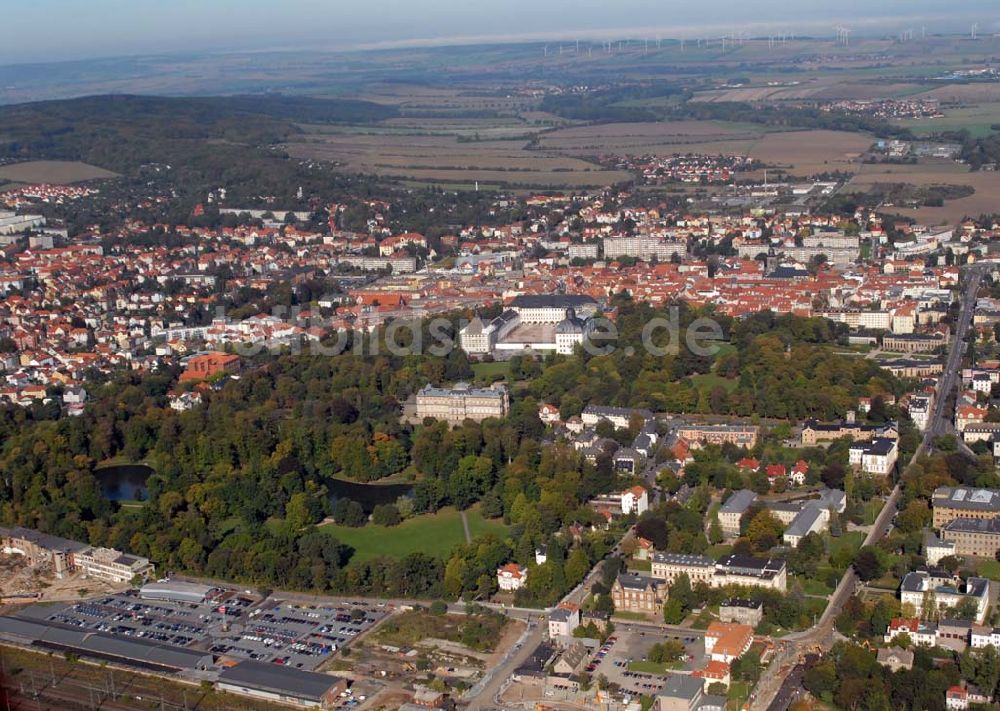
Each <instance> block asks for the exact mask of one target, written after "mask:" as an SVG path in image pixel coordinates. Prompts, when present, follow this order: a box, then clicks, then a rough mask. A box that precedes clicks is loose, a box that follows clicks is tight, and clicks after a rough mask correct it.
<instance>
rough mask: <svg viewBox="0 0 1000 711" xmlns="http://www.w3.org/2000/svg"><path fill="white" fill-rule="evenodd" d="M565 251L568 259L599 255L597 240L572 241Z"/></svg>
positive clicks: (592, 257)
mask: <svg viewBox="0 0 1000 711" xmlns="http://www.w3.org/2000/svg"><path fill="white" fill-rule="evenodd" d="M567 253H568V255H569V258H570V259H597V258H598V256H600V255H599V249H598V244H597V242H583V243H579V242H574V243H572V244H571V245H570V246H569V249H568V250H567Z"/></svg>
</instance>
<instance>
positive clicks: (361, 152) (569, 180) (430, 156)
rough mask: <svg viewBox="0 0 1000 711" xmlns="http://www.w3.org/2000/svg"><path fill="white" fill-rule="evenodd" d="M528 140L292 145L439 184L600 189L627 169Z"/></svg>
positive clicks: (374, 139) (310, 141)
mask: <svg viewBox="0 0 1000 711" xmlns="http://www.w3.org/2000/svg"><path fill="white" fill-rule="evenodd" d="M526 144H527V141H521V140H512V141H472V142H460V141H459V140H458V138H457V137H456V136H454V135H444V136H426V135H395V136H394V135H367V134H366V135H335V134H326V135H316V134H313V135H311V136H309V137H308V138H306V139H304V140H302V141H297V142H294V143H289V144H286V145H285V146H284V148H285V150H287V151H288V153H289V154H290V155H292V156H293V157H295V158H301V159H312V160H324V161H331V162H333V163H337V164H339V165H342V166H343V167H345V168H346V169H348V170H353V171H357V172H362V173H373V174H377V175H385V176H391V177H398V178H402V179H410V180H418V181H422V182H437V183H463V184H469V183H474V182H475V181H479V182H480V183H496V184H507V185H515V186H539V187H550V186H559V185H570V186H580V187H597V186H605V185H611V184H614V183H618V182H622V181H627V180H629V179H630V178H631V176H630V175H629V173H627V172H625V171H619V170H606V169H604V168H602V167H601V166H598V165H595V164H593V163H590V162H587V161H584V160H581V159H579V158H574V157H571V156H563V155H559V154H557V153H555V152H551V151H527V150H525V146H526Z"/></svg>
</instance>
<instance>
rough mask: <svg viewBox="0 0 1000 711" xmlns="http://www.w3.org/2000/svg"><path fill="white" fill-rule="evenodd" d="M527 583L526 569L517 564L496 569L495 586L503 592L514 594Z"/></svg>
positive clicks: (508, 564)
mask: <svg viewBox="0 0 1000 711" xmlns="http://www.w3.org/2000/svg"><path fill="white" fill-rule="evenodd" d="M527 583H528V569H527V568H525V567H524V566H523V565H518V564H517V563H507V564H506V565H502V566H500V567H499V568H497V585H498V586H499V588H500V589H501V590H502V591H504V592H515V591H517V590H520V589H521V588H523V587H524V586H525V585H526V584H527Z"/></svg>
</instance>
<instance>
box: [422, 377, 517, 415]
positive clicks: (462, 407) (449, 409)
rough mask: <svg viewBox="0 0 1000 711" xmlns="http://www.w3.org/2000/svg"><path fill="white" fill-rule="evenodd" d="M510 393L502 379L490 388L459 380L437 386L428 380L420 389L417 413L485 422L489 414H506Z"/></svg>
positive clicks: (508, 407) (508, 408)
mask: <svg viewBox="0 0 1000 711" xmlns="http://www.w3.org/2000/svg"><path fill="white" fill-rule="evenodd" d="M509 410H510V397H509V395H508V394H507V388H506V386H504V385H503V384H502V383H494V384H493V386H491V387H489V388H473V387H471V386H470V385H469V384H468V383H456V384H455V387H453V388H435V387H433V386H432V385H430V384H428V385H426V386H425V387H423V388H422V389H421V390H420V391H419V392H417V417H419V418H424V417H432V418H434V419H436V420H445V421H446V422H451V423H454V424H459V423H462V422H464V421H465V420H474V421H476V422H481V421H482V420H485V419H486V418H488V417H506V416H507V413H508V412H509Z"/></svg>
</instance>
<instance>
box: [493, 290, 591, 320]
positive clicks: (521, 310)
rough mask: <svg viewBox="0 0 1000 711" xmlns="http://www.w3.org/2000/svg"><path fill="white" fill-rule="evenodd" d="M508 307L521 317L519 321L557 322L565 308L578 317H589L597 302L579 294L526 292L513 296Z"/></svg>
mask: <svg viewBox="0 0 1000 711" xmlns="http://www.w3.org/2000/svg"><path fill="white" fill-rule="evenodd" d="M510 309H511V310H512V311H515V312H516V313H517V315H518V316H520V317H521V323H559V322H560V321H562V320H563V319H564V318H566V310H567V309H573V313H574V314H576V316H577V317H578V318H590V317H591V316H593V315H594V314H595V313H597V302H596V301H595V300H594V299H592V298H591V297H589V296H584V295H581V294H526V295H523V296H516V297H514V299H513V300H512V301H511V302H510Z"/></svg>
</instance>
